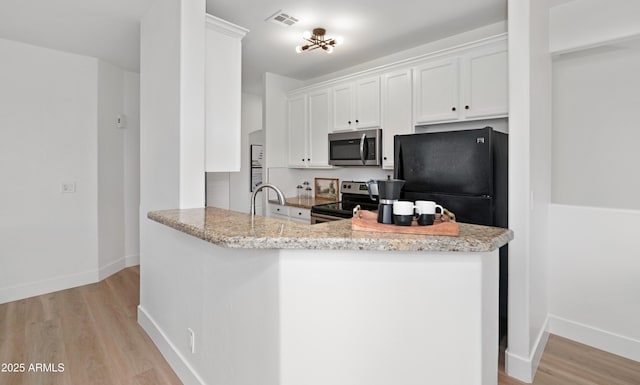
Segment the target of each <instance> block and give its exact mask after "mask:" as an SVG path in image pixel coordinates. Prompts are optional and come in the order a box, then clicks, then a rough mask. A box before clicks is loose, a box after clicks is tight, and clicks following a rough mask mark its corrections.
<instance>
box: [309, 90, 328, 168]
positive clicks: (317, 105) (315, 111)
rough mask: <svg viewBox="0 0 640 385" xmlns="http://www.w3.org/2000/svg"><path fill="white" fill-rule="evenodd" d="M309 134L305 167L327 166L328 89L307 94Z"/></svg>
mask: <svg viewBox="0 0 640 385" xmlns="http://www.w3.org/2000/svg"><path fill="white" fill-rule="evenodd" d="M308 103H309V133H308V138H309V142H308V146H309V147H308V148H309V151H308V153H307V162H308V163H307V166H309V167H328V166H329V145H328V135H329V89H328V88H327V89H323V90H318V91H312V92H309V94H308Z"/></svg>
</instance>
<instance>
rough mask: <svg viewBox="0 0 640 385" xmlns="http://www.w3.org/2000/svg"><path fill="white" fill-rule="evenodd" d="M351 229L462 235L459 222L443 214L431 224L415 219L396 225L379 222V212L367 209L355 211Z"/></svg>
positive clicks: (451, 235) (450, 235)
mask: <svg viewBox="0 0 640 385" xmlns="http://www.w3.org/2000/svg"><path fill="white" fill-rule="evenodd" d="M351 230H359V231H375V232H381V233H400V234H423V235H446V236H449V237H457V236H458V235H460V227H459V226H458V223H457V222H455V221H452V220H449V219H448V217H446V216H442V217H441V219H438V220H436V221H435V222H434V223H433V225H431V226H420V225H418V224H417V223H416V222H415V221H413V222H412V223H411V226H396V225H387V224H384V223H378V214H376V213H374V212H372V211H367V210H358V211H357V212H355V213H354V216H353V218H352V219H351Z"/></svg>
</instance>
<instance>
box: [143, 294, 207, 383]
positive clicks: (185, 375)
mask: <svg viewBox="0 0 640 385" xmlns="http://www.w3.org/2000/svg"><path fill="white" fill-rule="evenodd" d="M138 324H140V326H142V329H144V331H145V332H147V334H148V335H149V337H150V338H151V340H152V341H153V343H154V344H156V347H158V350H160V353H162V355H163V356H164V358H165V359H166V360H167V362H168V363H169V366H171V368H172V369H173V371H174V372H175V373H176V375H177V376H178V378H180V381H182V383H183V384H184V385H205V384H206V382H205V381H204V380H203V379H202V378H201V377H200V376H199V375H198V373H197V372H196V371H195V370H194V369H193V367H192V366H191V365H190V364H189V363H188V362H187V360H186V359H185V357H184V356H183V355H182V353H180V351H179V350H178V349H177V348H176V346H175V345H174V344H173V343H172V342H171V340H170V339H169V337H168V336H167V335H166V334H165V333H164V331H163V330H162V329H161V328H160V326H158V324H157V323H156V322H155V321H154V320H153V318H152V317H151V316H150V315H149V314H148V313H147V312H146V311H145V310H144V308H143V307H142V305H138Z"/></svg>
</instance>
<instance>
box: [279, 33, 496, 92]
mask: <svg viewBox="0 0 640 385" xmlns="http://www.w3.org/2000/svg"><path fill="white" fill-rule="evenodd" d="M507 36H508V34H507V33H506V32H505V33H500V34H497V35H493V36H489V37H485V38H482V39H479V40H474V41H470V42H467V43H463V44H458V45H456V46H453V47H447V48H443V49H439V50H435V51H432V52H428V53H425V54H422V55H418V56H414V57H410V58H406V59H402V60H398V61H395V62H392V63H388V64H384V65H380V66H377V67H373V68H369V69H366V70H362V71H358V72H354V73H352V74H348V75H343V76H339V77H336V78H333V79H329V80H324V81H321V82H318V83H313V84H309V85H306V86H303V87H300V88H296V89H292V90H291V91H289V95H292V94H295V93H298V92H308V91H309V90H310V89H313V88H316V87H331V86H333V85H335V84H337V83H340V82H343V81H350V80H356V79H357V78H360V77H365V76H372V75H381V74H382V73H383V72H386V71H392V70H396V69H400V68H404V67H408V66H413V65H416V64H418V63H420V62H422V61H424V60H431V59H434V58H437V57H445V56H449V55H456V54H461V53H464V52H465V51H468V50H470V49H473V48H479V47H483V46H485V45H490V44H494V43H497V42H504V43H505V47H506V43H507Z"/></svg>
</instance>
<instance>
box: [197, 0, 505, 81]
mask: <svg viewBox="0 0 640 385" xmlns="http://www.w3.org/2000/svg"><path fill="white" fill-rule="evenodd" d="M279 10H282V11H283V12H285V13H287V14H289V15H292V16H294V17H296V18H297V19H299V20H300V22H299V23H297V24H295V25H294V26H291V27H284V26H280V25H276V24H273V23H270V22H266V21H265V19H267V18H268V17H269V16H271V15H272V14H274V13H275V12H277V11H279ZM207 12H209V13H211V14H213V15H215V16H218V17H220V18H222V19H225V20H228V21H230V22H232V23H235V24H238V25H240V26H242V27H245V28H247V29H249V30H250V32H249V33H248V34H247V36H246V37H245V38H244V39H243V57H242V60H243V65H242V66H243V68H242V70H243V89H244V90H245V91H247V92H252V93H259V92H260V90H261V82H262V80H261V79H262V74H263V73H264V72H266V71H269V72H274V73H277V74H280V75H285V76H289V77H293V78H296V79H303V80H304V79H309V78H315V77H318V76H321V75H326V74H328V73H331V72H335V71H338V70H340V69H344V68H348V67H351V66H354V65H356V64H359V63H362V62H365V61H368V60H373V59H375V58H379V57H381V56H385V55H388V54H391V53H394V52H398V51H402V50H405V49H408V48H412V47H415V46H418V45H421V44H425V43H427V42H430V41H434V40H438V39H441V38H443V37H447V36H451V35H455V34H458V33H461V32H464V31H468V30H471V29H474V28H477V27H480V26H484V25H487V24H491V23H494V22H498V21H501V20H506V18H507V0H455V1H451V0H395V1H391V0H324V1H318V0H313V1H312V0H277V1H276V0H233V1H231V0H207ZM315 27H322V28H325V29H326V30H327V35H328V36H336V35H340V36H342V37H343V38H344V44H342V45H341V46H338V47H336V49H335V50H334V52H333V53H332V54H327V53H325V52H323V51H321V50H316V51H311V52H304V53H302V54H297V53H296V52H295V47H296V45H299V44H302V43H303V42H304V41H303V40H302V37H301V36H302V33H303V32H304V31H305V30H312V29H313V28H315Z"/></svg>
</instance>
